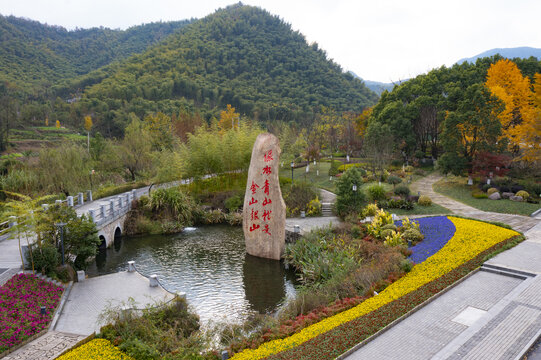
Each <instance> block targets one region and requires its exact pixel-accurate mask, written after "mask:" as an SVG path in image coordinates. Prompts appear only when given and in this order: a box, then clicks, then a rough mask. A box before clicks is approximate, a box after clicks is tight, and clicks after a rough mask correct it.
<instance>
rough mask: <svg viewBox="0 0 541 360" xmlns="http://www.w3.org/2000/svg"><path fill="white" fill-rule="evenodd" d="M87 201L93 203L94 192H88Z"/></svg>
mask: <svg viewBox="0 0 541 360" xmlns="http://www.w3.org/2000/svg"><path fill="white" fill-rule="evenodd" d="M86 201H88V202H91V201H92V190H87V191H86Z"/></svg>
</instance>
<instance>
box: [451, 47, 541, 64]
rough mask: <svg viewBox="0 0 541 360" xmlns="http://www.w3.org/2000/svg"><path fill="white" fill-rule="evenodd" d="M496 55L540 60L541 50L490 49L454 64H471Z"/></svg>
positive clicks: (526, 48) (525, 48)
mask: <svg viewBox="0 0 541 360" xmlns="http://www.w3.org/2000/svg"><path fill="white" fill-rule="evenodd" d="M497 54H499V55H501V56H502V57H504V58H507V59H514V58H520V59H527V58H530V57H532V56H533V57H535V58H537V59H541V49H539V48H533V47H529V46H520V47H514V48H494V49H490V50H487V51H483V52H482V53H480V54H477V55H474V56H472V57H468V58H462V59H460V60H458V61H457V62H456V63H457V64H459V65H460V64H462V63H464V62H466V61H467V62H470V63H472V62H475V61H476V60H477V59H479V58H484V57H491V56H494V55H497Z"/></svg>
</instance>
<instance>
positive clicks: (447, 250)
mask: <svg viewBox="0 0 541 360" xmlns="http://www.w3.org/2000/svg"><path fill="white" fill-rule="evenodd" d="M449 219H450V220H451V221H452V222H453V224H454V225H455V227H456V232H455V234H454V236H453V237H452V238H451V239H450V240H449V241H448V242H447V244H446V245H445V246H444V247H443V248H442V249H441V250H440V251H438V252H437V253H436V254H434V255H433V256H431V257H429V258H428V259H427V260H426V261H424V262H422V263H421V264H419V265H416V266H415V267H414V268H413V269H412V271H411V272H410V273H408V275H406V276H404V277H403V278H401V279H399V280H398V281H396V282H394V283H393V284H391V285H389V286H388V287H387V288H386V289H385V290H384V291H382V292H381V293H380V294H379V295H378V296H374V297H372V298H369V299H367V300H366V301H364V302H362V303H361V304H359V305H358V306H356V307H354V308H352V309H350V310H347V311H344V312H342V313H339V314H337V315H335V316H332V317H330V318H327V319H325V320H322V321H320V322H318V323H316V324H314V325H311V326H309V327H307V328H305V329H303V330H302V331H300V332H298V333H296V334H294V335H292V336H290V337H287V338H285V339H279V340H273V341H269V342H267V343H264V344H263V345H261V346H260V347H259V348H257V349H255V350H252V349H247V350H244V351H243V352H241V353H238V354H235V356H233V358H232V359H261V358H265V357H269V356H272V358H276V359H278V358H280V359H286V358H287V359H292V358H294V359H301V358H306V359H308V358H309V359H319V358H321V359H327V358H332V357H334V356H337V355H339V354H340V353H342V352H344V351H345V350H347V349H348V348H349V347H351V346H353V345H354V344H356V343H358V342H359V341H361V340H363V339H364V338H366V337H367V336H369V335H371V334H373V333H374V332H376V331H377V330H378V329H380V328H382V327H384V326H385V325H387V324H388V323H389V322H391V321H392V320H394V319H396V318H398V317H399V316H401V315H403V314H404V313H406V312H407V311H409V310H411V309H412V308H413V307H415V306H416V305H418V304H420V303H422V302H423V301H425V300H426V299H428V298H429V297H430V296H432V295H433V294H435V293H437V292H438V291H441V290H443V289H444V288H445V287H447V286H448V285H450V284H452V283H453V282H454V281H456V280H457V279H459V278H460V277H462V276H464V275H465V274H467V273H468V272H469V271H471V270H473V269H475V267H477V266H479V265H480V264H481V263H482V262H483V260H484V257H485V256H486V255H487V253H488V252H490V251H493V250H494V249H493V248H497V247H498V246H503V245H502V244H503V243H505V242H506V240H509V239H510V238H512V237H514V236H517V235H519V234H518V233H517V232H515V231H512V230H509V229H504V228H501V227H498V226H495V225H491V224H487V223H483V222H479V221H473V220H467V219H461V218H455V217H450V218H449ZM367 314H369V316H365V315H367ZM366 319H369V321H368V322H366ZM352 320H353V321H352ZM356 322H358V323H360V324H363V323H364V327H359V326H360V324H359V325H353V326H352V324H354V323H356ZM372 324H373V325H372ZM301 345H302V347H301ZM297 347H299V348H298V349H295V348H297ZM290 349H292V350H290ZM329 352H332V353H333V354H334V355H332V356H329ZM305 354H306V355H305ZM273 355H275V356H273Z"/></svg>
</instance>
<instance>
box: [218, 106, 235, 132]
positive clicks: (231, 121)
mask: <svg viewBox="0 0 541 360" xmlns="http://www.w3.org/2000/svg"><path fill="white" fill-rule="evenodd" d="M239 123H240V114H239V113H237V112H235V108H234V107H232V106H231V104H227V108H226V110H223V111H222V112H220V121H219V122H218V127H219V128H220V130H222V131H225V130H227V129H238V127H239Z"/></svg>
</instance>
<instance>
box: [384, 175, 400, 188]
mask: <svg viewBox="0 0 541 360" xmlns="http://www.w3.org/2000/svg"><path fill="white" fill-rule="evenodd" d="M387 182H388V183H389V184H391V185H393V186H394V185H397V184H400V183H401V182H402V179H401V178H399V177H398V176H394V175H391V176H389V178H387Z"/></svg>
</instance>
